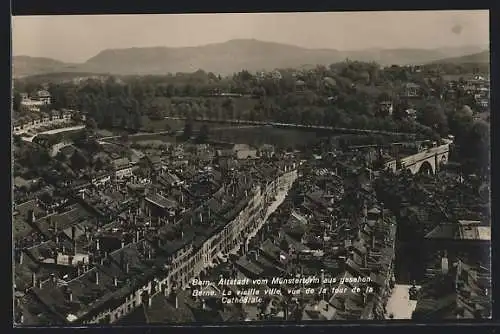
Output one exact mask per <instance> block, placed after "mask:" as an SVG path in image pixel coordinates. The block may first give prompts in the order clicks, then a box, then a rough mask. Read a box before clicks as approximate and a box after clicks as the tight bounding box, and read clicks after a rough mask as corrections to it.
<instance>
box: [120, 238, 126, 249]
mask: <svg viewBox="0 0 500 334" xmlns="http://www.w3.org/2000/svg"><path fill="white" fill-rule="evenodd" d="M123 247H125V240H124V239H122V242H121V248H123Z"/></svg>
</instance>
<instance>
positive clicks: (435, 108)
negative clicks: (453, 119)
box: [418, 105, 448, 135]
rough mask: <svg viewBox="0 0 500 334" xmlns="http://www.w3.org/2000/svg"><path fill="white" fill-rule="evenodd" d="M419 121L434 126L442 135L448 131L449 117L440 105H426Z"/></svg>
mask: <svg viewBox="0 0 500 334" xmlns="http://www.w3.org/2000/svg"><path fill="white" fill-rule="evenodd" d="M418 121H419V122H420V123H422V124H423V125H426V126H429V127H431V128H433V129H434V130H435V131H436V132H438V133H439V134H441V135H445V134H447V132H448V119H447V118H446V115H445V113H444V110H443V108H441V106H439V105H426V106H425V107H424V109H423V110H422V112H421V113H420V115H419V116H418Z"/></svg>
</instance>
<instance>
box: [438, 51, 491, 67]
mask: <svg viewBox="0 0 500 334" xmlns="http://www.w3.org/2000/svg"><path fill="white" fill-rule="evenodd" d="M432 63H433V64H457V65H460V64H472V63H475V64H489V63H490V52H489V51H483V52H479V53H474V54H469V55H466V56H460V57H452V58H445V59H440V60H437V61H434V62H432Z"/></svg>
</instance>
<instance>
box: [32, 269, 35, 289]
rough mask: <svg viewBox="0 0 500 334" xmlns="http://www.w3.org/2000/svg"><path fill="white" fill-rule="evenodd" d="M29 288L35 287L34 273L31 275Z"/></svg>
mask: <svg viewBox="0 0 500 334" xmlns="http://www.w3.org/2000/svg"><path fill="white" fill-rule="evenodd" d="M31 286H33V287H35V286H36V273H35V272H32V273H31Z"/></svg>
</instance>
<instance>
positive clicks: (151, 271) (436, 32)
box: [11, 10, 492, 327]
mask: <svg viewBox="0 0 500 334" xmlns="http://www.w3.org/2000/svg"><path fill="white" fill-rule="evenodd" d="M489 20H490V18H489V12H488V11H486V10H457V11H451V10H446V11H386V12H381V11H379V12H377V11H370V12H368V11H366V12H302V13H301V12H297V13H239V14H230V13H227V14H226V13H224V14H215V13H214V14H154V15H153V14H141V15H138V14H136V15H54V16H13V17H12V39H11V45H12V99H11V100H12V110H11V117H12V122H11V123H12V127H11V138H12V139H11V145H12V161H13V163H12V196H13V200H12V203H13V206H12V213H13V214H12V220H11V226H12V266H13V275H12V279H13V305H14V307H13V315H12V316H13V323H14V327H20V326H34V327H38V326H44V327H47V326H49V327H50V326H54V327H56V326H57V327H60V326H87V325H95V324H101V325H119V326H127V325H128V326H132V325H152V324H164V325H172V324H201V323H203V324H218V323H221V324H231V323H234V324H238V323H241V322H258V323H261V322H268V321H278V322H290V323H291V322H294V323H297V322H299V323H310V322H312V323H314V322H315V321H338V320H342V321H345V322H359V321H363V320H387V319H394V320H401V319H407V320H410V321H414V322H420V323H422V322H429V321H434V320H447V321H453V322H455V321H460V320H463V319H489V318H491V308H492V305H491V304H492V293H491V259H490V248H491V247H490V246H491V237H490V234H491V207H490V188H491V181H490V50H489V45H490V41H489V38H490V37H489V25H490V23H489Z"/></svg>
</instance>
